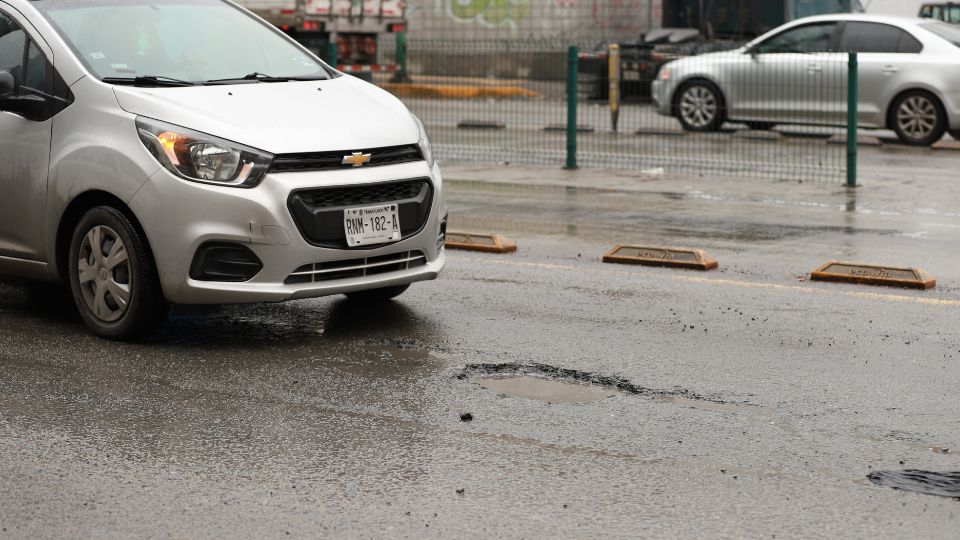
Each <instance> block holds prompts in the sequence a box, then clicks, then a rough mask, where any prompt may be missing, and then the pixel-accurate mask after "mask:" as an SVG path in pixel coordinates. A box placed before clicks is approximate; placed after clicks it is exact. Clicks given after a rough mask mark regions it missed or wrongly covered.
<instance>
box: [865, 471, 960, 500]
mask: <svg viewBox="0 0 960 540" xmlns="http://www.w3.org/2000/svg"><path fill="white" fill-rule="evenodd" d="M867 478H869V479H870V481H871V482H873V483H874V484H877V485H880V486H886V487H890V488H893V489H899V490H901V491H912V492H915V493H923V494H925V495H936V496H938V497H949V498H952V499H957V500H960V472H933V471H921V470H917V469H907V470H903V471H874V472H872V473H870V474H868V475H867Z"/></svg>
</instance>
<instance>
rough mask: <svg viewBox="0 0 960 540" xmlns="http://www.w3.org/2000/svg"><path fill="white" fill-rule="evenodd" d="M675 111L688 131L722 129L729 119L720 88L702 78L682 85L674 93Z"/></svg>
mask: <svg viewBox="0 0 960 540" xmlns="http://www.w3.org/2000/svg"><path fill="white" fill-rule="evenodd" d="M673 111H674V115H675V116H676V117H677V120H679V121H680V125H681V126H683V129H685V130H687V131H720V128H721V127H722V126H723V122H724V121H725V120H726V119H727V104H726V101H725V100H724V97H723V93H722V92H721V91H720V88H718V87H717V85H715V84H713V83H712V82H710V81H706V80H701V79H698V80H693V81H689V82H686V83H684V84H683V85H682V86H680V88H679V89H678V90H677V92H676V94H675V95H674V100H673Z"/></svg>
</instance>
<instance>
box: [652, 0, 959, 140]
mask: <svg viewBox="0 0 960 540" xmlns="http://www.w3.org/2000/svg"><path fill="white" fill-rule="evenodd" d="M848 52H857V53H858V57H859V105H858V111H857V112H858V123H859V125H860V126H862V127H868V128H890V129H892V130H894V131H895V132H896V133H897V136H898V137H899V138H900V139H901V140H902V141H903V142H905V143H908V144H915V145H929V144H931V143H933V142H936V141H937V140H938V139H940V138H941V137H942V136H943V134H944V133H945V132H946V131H950V132H951V133H952V134H953V135H954V136H955V137H956V138H960V27H957V26H952V25H948V24H945V23H942V22H937V21H931V20H924V19H911V18H899V17H880V16H870V15H829V16H818V17H808V18H804V19H800V20H797V21H793V22H791V23H788V24H786V25H784V26H781V27H779V28H777V29H775V30H773V31H771V32H769V33H767V34H765V35H763V36H761V37H759V38H757V39H756V40H754V41H752V42H750V43H749V44H747V45H746V46H745V47H742V48H740V49H738V50H734V51H728V52H719V53H711V54H704V55H700V56H694V57H689V58H684V59H681V60H677V61H674V62H671V63H669V64H666V65H665V66H663V67H662V68H661V70H660V73H659V74H658V76H657V79H656V81H654V83H653V87H652V91H653V99H654V102H655V104H656V107H657V111H658V112H659V113H660V114H663V115H669V116H675V117H676V118H677V119H678V120H679V121H680V123H681V124H682V125H683V127H684V128H685V129H687V130H692V131H715V130H718V129H720V127H721V126H722V125H723V123H724V122H725V121H728V120H729V121H735V122H744V123H746V124H747V125H749V126H750V127H752V128H755V129H767V128H769V127H771V126H773V125H774V124H813V125H837V126H842V125H845V124H846V114H847V92H846V89H847V84H846V81H847V69H848V55H847V54H846V53H848Z"/></svg>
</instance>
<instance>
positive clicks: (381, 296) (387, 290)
mask: <svg viewBox="0 0 960 540" xmlns="http://www.w3.org/2000/svg"><path fill="white" fill-rule="evenodd" d="M409 288H410V285H409V284H407V285H395V286H393V287H383V288H380V289H369V290H366V291H356V292H351V293H346V297H347V299H349V300H350V301H352V302H362V303H376V302H388V301H390V300H393V299H394V298H396V297H398V296H400V295H401V294H403V293H405V292H407V289H409Z"/></svg>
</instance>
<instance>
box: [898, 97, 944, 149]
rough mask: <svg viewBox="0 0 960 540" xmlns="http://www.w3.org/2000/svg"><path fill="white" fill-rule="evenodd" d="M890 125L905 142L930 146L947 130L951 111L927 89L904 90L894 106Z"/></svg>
mask: <svg viewBox="0 0 960 540" xmlns="http://www.w3.org/2000/svg"><path fill="white" fill-rule="evenodd" d="M889 114H890V117H889V123H890V127H891V128H892V129H893V131H894V132H896V134H897V137H898V138H899V139H900V141H901V142H903V143H904V144H909V145H912V146H930V145H931V144H933V143H935V142H937V141H939V140H940V139H941V138H943V134H944V133H946V131H947V113H946V111H944V109H943V104H942V103H940V100H939V99H937V96H935V95H933V94H931V93H930V92H927V91H925V90H911V91H909V92H904V93H903V94H901V95H900V96H898V97H897V99H895V100H894V101H893V105H891V106H890V113H889Z"/></svg>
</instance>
